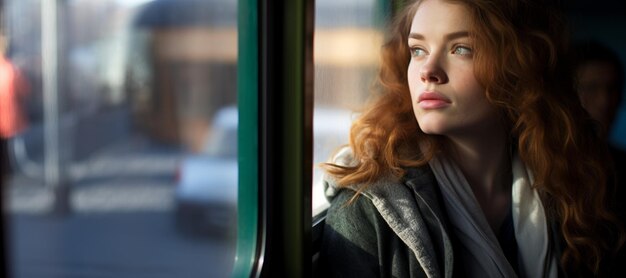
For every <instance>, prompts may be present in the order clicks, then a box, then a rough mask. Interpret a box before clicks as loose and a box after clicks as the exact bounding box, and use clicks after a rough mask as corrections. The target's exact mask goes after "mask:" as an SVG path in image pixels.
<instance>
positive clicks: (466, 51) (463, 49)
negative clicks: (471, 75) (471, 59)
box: [452, 46, 473, 56]
mask: <svg viewBox="0 0 626 278" xmlns="http://www.w3.org/2000/svg"><path fill="white" fill-rule="evenodd" d="M452 53H453V54H457V55H463V56H472V53H473V52H472V49H471V48H469V47H467V46H457V47H455V48H454V50H453V51H452Z"/></svg>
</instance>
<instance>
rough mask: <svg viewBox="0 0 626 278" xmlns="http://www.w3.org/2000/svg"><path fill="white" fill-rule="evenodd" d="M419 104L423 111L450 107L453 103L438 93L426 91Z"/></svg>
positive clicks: (420, 96)
mask: <svg viewBox="0 0 626 278" xmlns="http://www.w3.org/2000/svg"><path fill="white" fill-rule="evenodd" d="M417 103H418V105H419V107H420V108H422V109H438V108H443V107H446V106H448V105H450V104H451V103H452V102H451V101H450V99H448V98H447V97H446V96H444V95H442V94H440V93H438V92H429V91H425V92H423V93H421V94H420V95H419V98H418V100H417Z"/></svg>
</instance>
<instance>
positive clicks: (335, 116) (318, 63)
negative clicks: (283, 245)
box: [313, 0, 382, 216]
mask: <svg viewBox="0 0 626 278" xmlns="http://www.w3.org/2000/svg"><path fill="white" fill-rule="evenodd" d="M380 2H381V1H376V0H367V1H363V0H317V1H315V4H316V8H315V40H314V42H315V45H314V57H315V58H314V63H315V89H314V95H315V96H314V112H313V157H314V158H313V159H314V161H313V162H314V165H316V167H315V169H314V170H313V171H314V174H313V215H314V216H315V215H316V214H318V213H319V212H321V211H323V210H324V209H325V208H327V207H328V203H327V201H326V199H325V197H324V192H323V185H322V183H321V180H322V179H321V178H322V173H323V171H322V170H321V169H320V168H319V167H317V165H318V164H319V163H323V162H326V161H327V160H328V159H329V158H330V156H331V155H333V153H334V152H335V151H336V150H338V148H339V147H341V146H342V145H345V144H347V143H348V138H349V131H350V124H351V122H352V120H353V119H354V118H355V117H356V116H357V113H358V111H359V110H360V109H361V108H362V106H363V104H364V103H365V100H366V99H367V96H368V95H369V93H370V89H371V86H372V84H373V81H374V80H375V76H376V73H377V69H378V68H377V67H378V60H379V49H380V46H381V44H382V33H381V31H380V28H379V27H378V25H377V16H379V15H380V14H381V11H380V7H378V5H380Z"/></svg>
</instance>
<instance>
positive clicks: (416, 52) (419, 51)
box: [411, 48, 426, 57]
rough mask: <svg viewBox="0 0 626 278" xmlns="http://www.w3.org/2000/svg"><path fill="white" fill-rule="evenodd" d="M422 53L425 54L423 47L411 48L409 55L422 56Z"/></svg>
mask: <svg viewBox="0 0 626 278" xmlns="http://www.w3.org/2000/svg"><path fill="white" fill-rule="evenodd" d="M424 55H426V51H424V49H421V48H411V56H413V57H419V56H424Z"/></svg>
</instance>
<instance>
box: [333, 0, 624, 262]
mask: <svg viewBox="0 0 626 278" xmlns="http://www.w3.org/2000/svg"><path fill="white" fill-rule="evenodd" d="M447 2H452V3H458V4H461V5H463V6H465V7H466V8H467V10H468V12H469V13H470V15H471V17H472V22H473V26H471V30H472V32H471V36H472V38H473V41H474V45H473V47H474V53H475V55H474V68H475V76H476V79H477V80H478V81H479V82H480V83H481V85H483V86H484V87H485V89H486V92H485V93H486V96H487V99H488V100H489V101H490V102H491V103H492V104H493V105H495V106H496V107H498V108H500V109H501V111H502V112H503V114H504V115H506V116H505V119H506V121H507V125H508V126H509V127H510V134H511V138H512V142H513V144H514V146H516V147H517V152H518V153H519V154H520V157H521V159H522V160H523V161H524V163H525V164H526V166H527V167H528V168H529V169H530V170H531V171H532V172H533V174H534V184H533V187H534V188H536V189H537V190H538V192H539V193H540V195H541V196H542V199H543V201H544V205H545V206H546V211H547V213H548V217H550V218H551V219H553V220H555V221H556V222H557V223H559V224H560V228H561V231H562V233H563V237H564V239H565V242H566V245H567V246H566V248H565V250H564V252H563V255H562V257H561V264H562V266H563V267H564V268H566V269H570V270H571V269H575V268H577V267H579V266H580V265H581V264H582V265H585V266H586V267H587V268H588V269H589V270H591V271H592V272H594V273H598V271H599V270H600V264H601V262H602V258H603V257H604V256H605V255H604V254H606V252H607V251H614V250H615V249H616V248H617V247H619V246H621V245H622V243H623V241H624V239H623V235H622V234H623V233H622V228H621V224H620V223H619V221H618V220H617V219H616V217H615V216H614V215H613V214H612V213H611V212H610V211H609V210H608V208H607V186H606V184H607V173H606V169H608V167H607V165H606V161H609V160H608V153H607V151H606V147H602V146H605V143H604V141H603V140H602V138H600V137H599V136H597V135H596V133H594V132H593V131H594V130H595V123H594V122H593V121H592V120H591V119H590V117H589V116H588V114H587V113H586V112H585V111H584V109H583V108H582V106H581V105H580V103H579V101H578V99H577V98H576V97H575V96H576V94H575V93H574V87H573V85H574V82H573V79H572V77H573V75H572V73H571V71H570V70H569V68H570V67H569V65H568V61H569V59H567V45H568V37H567V35H568V33H567V32H566V24H565V22H564V21H563V20H562V17H560V16H559V13H558V12H556V10H557V9H556V7H552V6H550V5H546V3H541V5H540V3H537V2H539V1H510V0H507V1H505V0H500V1H497V0H495V1H494V0H491V1H490V0H458V1H457V0H455V1H447ZM419 3H420V1H417V2H415V3H413V4H411V5H409V6H407V7H406V8H405V9H404V10H403V11H402V13H401V14H399V15H398V16H397V17H396V20H395V21H394V22H393V24H392V25H391V30H390V32H389V34H390V35H389V37H388V38H387V41H386V43H385V44H384V45H383V48H382V65H381V69H380V72H379V79H378V83H377V84H378V86H377V90H375V95H374V98H373V100H372V101H371V102H370V103H369V105H368V106H367V108H366V110H365V111H364V113H363V114H362V115H361V116H360V117H359V118H358V119H357V120H356V121H355V123H354V124H353V126H352V128H351V131H350V147H351V148H352V151H353V154H354V157H355V158H356V161H357V163H356V165H353V166H340V165H335V164H326V165H325V169H326V170H327V172H329V173H330V174H331V175H333V176H335V177H336V178H337V180H338V182H339V184H341V185H347V184H363V185H364V186H367V185H368V184H370V183H371V182H372V181H374V180H375V179H377V178H378V177H380V176H382V175H386V174H389V173H391V174H393V175H395V176H396V177H398V178H400V177H402V175H403V174H404V169H406V168H407V167H418V166H422V165H425V164H426V163H427V162H428V161H429V160H430V159H431V158H432V156H433V155H434V153H435V152H437V151H438V150H439V149H440V148H441V147H442V140H441V137H440V136H437V135H428V134H425V133H424V132H422V131H421V130H420V128H419V126H418V124H417V121H416V119H415V116H414V114H413V108H412V102H411V98H410V93H409V88H408V82H407V67H408V64H409V60H410V53H409V48H408V45H407V40H408V33H409V31H410V26H411V23H412V20H413V15H414V14H415V11H416V10H417V9H418V7H419ZM417 145H420V146H422V148H419V147H416V146H417ZM363 188H364V187H362V188H361V190H362V189H363ZM616 246H617V247H616Z"/></svg>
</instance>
